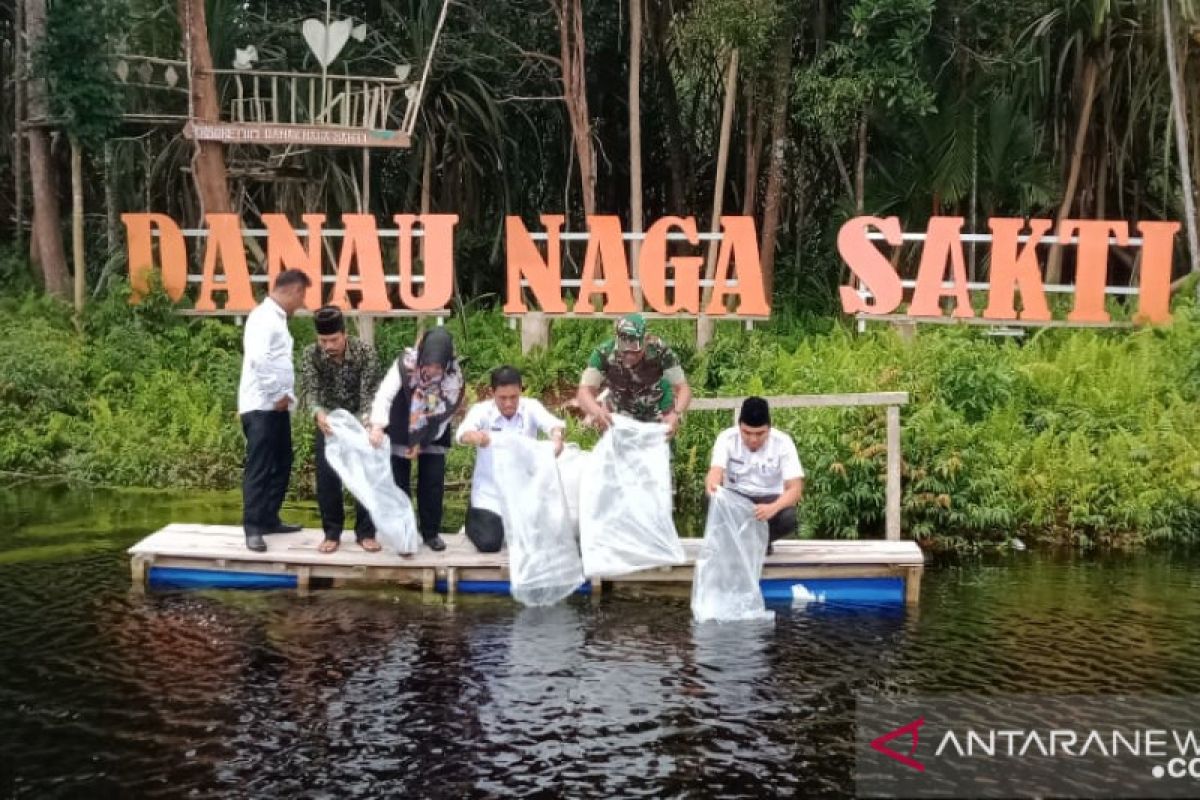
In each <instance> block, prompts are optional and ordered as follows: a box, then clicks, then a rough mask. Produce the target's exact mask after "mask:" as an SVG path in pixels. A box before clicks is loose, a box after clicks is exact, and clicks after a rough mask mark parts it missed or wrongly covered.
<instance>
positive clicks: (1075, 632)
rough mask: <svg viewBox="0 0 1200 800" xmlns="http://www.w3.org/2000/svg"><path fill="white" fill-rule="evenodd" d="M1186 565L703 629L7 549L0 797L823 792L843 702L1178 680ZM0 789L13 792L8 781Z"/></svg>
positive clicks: (663, 609)
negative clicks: (254, 581) (175, 583)
mask: <svg viewBox="0 0 1200 800" xmlns="http://www.w3.org/2000/svg"><path fill="white" fill-rule="evenodd" d="M1194 566H1195V561H1194V560H1191V559H1187V558H1174V559H1173V558H1170V557H1167V556H1152V555H1142V556H1136V557H1134V556H1130V557H1123V558H1114V559H1097V560H1094V561H1091V562H1088V561H1079V560H1075V559H1054V558H1051V557H1037V556H1034V555H1033V554H1025V555H1024V556H1023V557H1022V558H1019V559H1014V560H1012V561H1010V562H1007V563H1005V564H1004V565H1001V566H996V565H992V564H987V563H978V562H975V563H968V564H960V565H948V566H944V567H942V568H940V569H934V570H931V572H930V574H928V575H927V576H926V580H925V584H926V585H925V594H924V597H923V605H922V608H921V610H920V612H919V614H915V615H906V614H904V613H903V612H899V613H898V612H896V611H894V610H892V611H885V610H881V609H849V608H843V609H837V608H830V607H820V606H813V607H810V608H809V609H808V610H804V609H787V608H783V609H780V611H779V614H778V615H777V617H776V619H775V620H774V621H773V622H771V623H767V624H751V625H713V624H706V625H696V624H694V623H693V622H692V620H691V617H690V612H689V609H688V605H687V602H686V600H685V599H682V598H640V599H623V598H606V599H605V600H604V601H603V602H600V603H591V602H588V601H587V600H582V599H573V600H571V601H570V602H568V603H566V604H563V605H560V606H557V607H554V608H550V609H522V608H520V607H518V606H516V605H514V604H513V603H511V602H509V601H507V600H505V599H503V598H472V597H464V598H461V599H460V601H459V602H458V603H457V604H455V605H453V606H448V605H446V604H444V603H443V602H442V601H440V600H435V601H433V602H427V601H425V600H423V599H422V598H421V597H420V595H419V594H414V593H408V592H403V591H378V592H347V591H326V592H318V593H316V594H315V595H313V596H312V597H309V598H300V597H297V596H295V595H293V594H290V593H286V592H279V593H249V592H247V593H228V592H226V593H222V592H204V593H201V592H193V593H152V594H150V595H148V596H146V597H137V596H135V595H133V594H132V593H130V592H129V587H128V577H127V565H126V562H125V559H124V556H123V555H122V553H121V552H120V550H119V549H112V548H110V549H108V550H102V551H100V552H95V553H88V554H86V555H83V556H79V557H72V558H70V559H67V560H65V561H63V560H50V561H35V562H32V563H21V564H19V565H12V564H9V565H3V566H0V597H2V598H3V601H4V607H5V609H6V611H7V613H6V615H5V617H4V618H3V621H0V676H3V677H2V678H0V731H4V734H3V735H4V739H5V740H4V742H3V748H2V749H0V778H3V781H2V782H0V794H7V793H11V794H15V795H17V796H22V797H45V796H73V795H78V794H80V793H84V792H86V793H89V794H94V795H99V796H103V795H105V794H106V793H107V794H115V795H122V796H131V795H133V796H148V797H158V796H161V797H175V796H198V797H204V796H213V797H218V796H219V797H226V796H244V797H296V796H306V797H322V796H326V797H338V798H342V797H379V796H389V795H396V794H400V793H408V794H412V795H413V796H420V797H470V796H495V795H499V794H518V795H521V796H564V795H569V796H572V797H612V796H621V797H625V796H629V797H637V796H655V797H659V796H685V795H686V796H696V795H702V796H714V797H715V796H726V797H739V796H747V795H759V794H773V795H780V796H789V795H794V796H804V797H808V796H838V795H844V794H846V793H848V792H850V791H851V789H852V787H853V780H852V775H851V769H852V764H853V756H852V753H853V742H852V737H853V731H854V728H853V719H854V695H855V693H856V692H862V691H868V692H888V693H900V694H903V693H912V692H930V693H932V692H972V693H980V694H983V695H988V694H999V693H1009V692H1015V693H1023V694H1034V693H1059V694H1066V693H1082V694H1104V693H1114V692H1117V691H1121V692H1127V693H1128V692H1138V691H1144V692H1158V693H1186V692H1188V691H1191V687H1192V686H1194V685H1195V683H1196V679H1197V678H1198V677H1200V643H1198V642H1197V640H1196V638H1195V636H1194V631H1195V629H1196V625H1197V623H1198V622H1200V581H1198V580H1197V579H1196V578H1195V577H1193V576H1194V574H1195V573H1194V571H1193V567H1194ZM10 790H11V791H10Z"/></svg>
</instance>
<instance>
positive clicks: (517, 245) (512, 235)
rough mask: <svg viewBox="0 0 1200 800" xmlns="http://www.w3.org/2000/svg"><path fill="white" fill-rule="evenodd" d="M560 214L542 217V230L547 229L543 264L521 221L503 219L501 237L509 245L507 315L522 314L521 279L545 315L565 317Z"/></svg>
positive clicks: (523, 297)
mask: <svg viewBox="0 0 1200 800" xmlns="http://www.w3.org/2000/svg"><path fill="white" fill-rule="evenodd" d="M565 221H566V217H564V216H562V215H561V214H545V215H543V216H542V227H544V228H545V229H546V234H547V237H548V238H547V241H546V260H545V261H543V260H542V256H541V254H540V253H538V249H537V245H535V244H534V243H533V239H531V238H529V231H528V230H526V228H525V223H523V222H521V218H520V217H505V219H504V234H505V239H506V240H507V241H508V301H507V302H506V303H505V304H504V313H506V314H524V313H525V312H526V311H528V310H529V309H528V308H526V307H525V293H524V292H523V291H522V290H521V279H522V278H524V279H525V280H527V281H529V290H530V291H531V292H532V293H533V296H534V297H535V298H536V299H537V303H538V305H539V306H541V308H542V310H543V311H545V312H546V313H547V314H565V313H566V311H567V304H566V303H564V302H563V299H562V243H561V240H560V239H559V237H560V236H561V235H562V226H563V222H565Z"/></svg>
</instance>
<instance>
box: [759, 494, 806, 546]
mask: <svg viewBox="0 0 1200 800" xmlns="http://www.w3.org/2000/svg"><path fill="white" fill-rule="evenodd" d="M778 499H779V495H777V494H768V495H763V496H760V497H751V498H750V501H751V502H752V503H754V505H756V506H761V505H765V504H766V503H774V502H775V501H776V500H778ZM796 527H797V524H796V507H795V506H788V507H787V508H785V509H783V510H782V511H780V512H779V513H777V514H776V515H775V516H773V517H771V518H770V519H769V520H767V539H768V541H772V542H775V541H778V540H779V539H782V538H784V537H785V536H791V535H792V534H793V533H795V532H796Z"/></svg>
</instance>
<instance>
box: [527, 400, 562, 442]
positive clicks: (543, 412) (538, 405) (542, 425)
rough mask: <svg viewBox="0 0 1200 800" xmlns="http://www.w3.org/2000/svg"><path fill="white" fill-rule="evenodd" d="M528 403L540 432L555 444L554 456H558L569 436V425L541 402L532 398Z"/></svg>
mask: <svg viewBox="0 0 1200 800" xmlns="http://www.w3.org/2000/svg"><path fill="white" fill-rule="evenodd" d="M527 402H528V403H529V409H530V413H531V414H532V416H533V421H534V423H535V424H536V425H537V427H538V430H539V431H541V432H542V433H544V434H546V435H547V436H549V437H550V441H552V442H554V454H555V455H558V454H559V453H561V452H562V449H563V440H564V439H565V438H566V435H567V423H566V422H564V421H562V420H561V419H559V418H558V417H556V416H554V415H553V414H551V413H550V410H549V409H547V408H546V406H545V405H544V404H543V403H542V401H541V400H536V399H534V398H532V397H530V398H528V399H527Z"/></svg>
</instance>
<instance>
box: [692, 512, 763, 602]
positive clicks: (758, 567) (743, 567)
mask: <svg viewBox="0 0 1200 800" xmlns="http://www.w3.org/2000/svg"><path fill="white" fill-rule="evenodd" d="M766 554H767V523H766V522H762V521H759V520H756V519H755V518H754V504H753V503H752V502H750V501H749V500H748V499H746V498H745V497H742V496H741V495H740V494H737V493H736V492H731V491H729V490H728V489H724V488H721V489H717V493H716V494H715V495H713V497H712V498H711V500H710V502H709V504H708V522H707V523H706V524H705V526H704V544H703V545H702V546H701V547H700V555H699V556H698V557H697V558H696V571H695V575H694V577H693V579H692V616H693V617H695V618H696V621H697V622H705V621H707V620H769V619H774V617H775V612H774V611H767V610H766V604H765V603H763V596H762V590H761V589H760V588H759V585H758V581H759V578H760V577H761V576H762V567H763V559H764V558H765V557H766Z"/></svg>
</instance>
